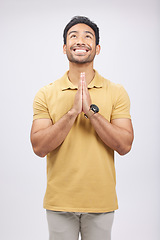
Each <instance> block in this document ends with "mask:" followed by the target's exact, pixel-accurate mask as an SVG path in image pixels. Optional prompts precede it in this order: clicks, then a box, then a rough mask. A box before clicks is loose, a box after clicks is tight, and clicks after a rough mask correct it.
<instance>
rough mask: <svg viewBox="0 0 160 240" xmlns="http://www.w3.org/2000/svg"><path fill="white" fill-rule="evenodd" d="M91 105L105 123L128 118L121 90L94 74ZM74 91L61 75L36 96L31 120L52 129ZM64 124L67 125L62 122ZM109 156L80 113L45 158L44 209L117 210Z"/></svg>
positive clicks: (127, 103) (126, 101) (125, 97)
mask: <svg viewBox="0 0 160 240" xmlns="http://www.w3.org/2000/svg"><path fill="white" fill-rule="evenodd" d="M88 89H89V93H90V96H91V100H92V103H93V104H96V105H97V106H98V107H99V109H100V112H99V113H100V114H101V115H103V116H104V117H105V118H106V119H107V120H108V121H111V120H112V119H116V118H130V101H129V97H128V94H127V93H126V91H125V89H124V88H123V87H122V86H121V85H119V84H114V83H112V82H110V81H109V80H107V79H105V78H103V77H102V76H100V75H99V74H98V72H97V71H95V77H94V79H93V80H92V81H91V83H90V84H89V85H88ZM76 92H77V87H76V86H74V85H73V84H72V83H71V82H70V81H69V79H68V77H67V72H66V73H65V75H64V76H63V77H62V78H60V79H58V80H56V81H54V82H53V83H51V84H49V85H47V86H45V87H43V88H41V89H40V90H39V92H38V93H37V94H36V96H35V99H34V103H33V110H34V116H33V119H39V118H49V119H52V121H53V124H54V123H55V122H57V121H58V120H59V119H60V118H61V117H62V116H63V115H64V114H66V113H67V112H68V111H69V110H70V109H71V108H72V106H73V102H74V97H75V94H76ZM66 124H67V123H66ZM115 187H116V176H115V166H114V151H113V150H112V149H111V148H109V147H108V146H106V145H105V144H104V143H103V142H102V140H101V139H100V138H99V136H98V135H97V133H96V132H95V130H94V128H93V126H92V125H91V123H90V120H89V119H86V118H85V117H84V113H81V114H80V115H79V116H78V117H77V119H76V120H75V122H74V124H73V126H72V128H71V130H70V132H69V134H68V135H67V137H66V139H65V140H64V142H63V143H62V144H61V145H60V146H59V147H57V148H56V149H55V150H54V151H52V152H50V153H49V154H48V155H47V188H46V193H45V197H44V208H45V209H49V210H53V211H67V212H97V213H100V212H109V211H114V210H116V209H117V208H118V203H117V196H116V190H115Z"/></svg>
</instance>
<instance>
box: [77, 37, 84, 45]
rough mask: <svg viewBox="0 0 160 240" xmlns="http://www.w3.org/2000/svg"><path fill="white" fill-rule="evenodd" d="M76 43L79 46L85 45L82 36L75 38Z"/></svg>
mask: <svg viewBox="0 0 160 240" xmlns="http://www.w3.org/2000/svg"><path fill="white" fill-rule="evenodd" d="M77 45H78V46H79V45H82V46H83V45H85V43H84V39H83V38H82V37H78V38H77Z"/></svg>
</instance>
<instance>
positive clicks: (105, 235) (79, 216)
mask: <svg viewBox="0 0 160 240" xmlns="http://www.w3.org/2000/svg"><path fill="white" fill-rule="evenodd" d="M46 213H47V221H48V229H49V240H78V239H79V234H80V235H81V240H111V229H112V224H113V218H114V212H109V213H78V212H59V211H51V210H46Z"/></svg>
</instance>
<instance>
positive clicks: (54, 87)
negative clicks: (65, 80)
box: [35, 78, 62, 97]
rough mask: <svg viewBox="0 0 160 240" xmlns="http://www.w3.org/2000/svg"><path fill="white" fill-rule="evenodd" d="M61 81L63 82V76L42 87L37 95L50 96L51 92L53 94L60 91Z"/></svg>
mask: <svg viewBox="0 0 160 240" xmlns="http://www.w3.org/2000/svg"><path fill="white" fill-rule="evenodd" d="M61 82H62V78H59V79H56V80H55V81H53V82H52V83H49V84H47V85H45V86H43V87H41V88H40V89H39V90H38V91H37V93H36V95H35V97H37V96H41V97H45V96H49V95H50V94H51V95H53V94H54V93H55V92H56V91H59V90H60V89H61Z"/></svg>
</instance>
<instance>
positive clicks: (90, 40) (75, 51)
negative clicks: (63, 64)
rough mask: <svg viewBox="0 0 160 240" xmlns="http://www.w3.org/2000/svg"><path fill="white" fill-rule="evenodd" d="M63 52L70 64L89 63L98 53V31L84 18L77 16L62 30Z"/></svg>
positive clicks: (95, 26)
mask: <svg viewBox="0 0 160 240" xmlns="http://www.w3.org/2000/svg"><path fill="white" fill-rule="evenodd" d="M63 36H64V45H63V52H64V54H66V55H67V58H68V60H69V62H70V63H71V62H72V63H78V64H84V63H91V62H93V60H94V57H95V55H98V54H99V52H100V45H99V29H98V27H97V25H96V24H94V23H93V22H91V21H90V20H89V19H88V18H86V17H81V16H77V17H74V18H72V20H71V21H70V22H69V23H68V24H67V25H66V27H65V29H64V34H63Z"/></svg>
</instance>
